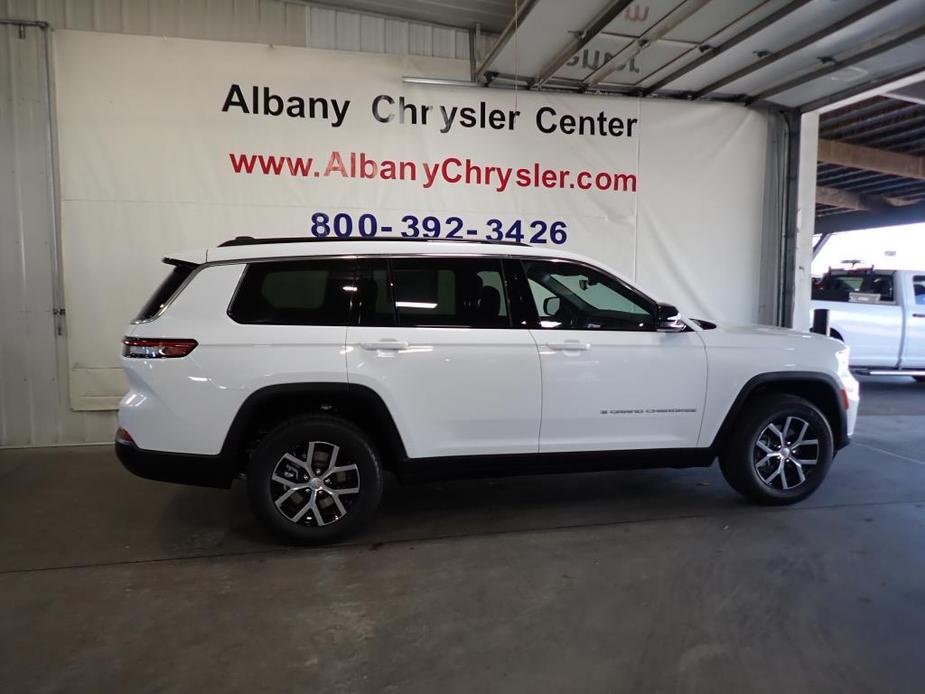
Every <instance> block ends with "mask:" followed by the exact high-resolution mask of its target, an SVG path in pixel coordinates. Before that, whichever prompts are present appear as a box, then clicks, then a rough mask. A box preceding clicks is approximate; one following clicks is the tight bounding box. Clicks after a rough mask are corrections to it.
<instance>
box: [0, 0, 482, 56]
mask: <svg viewBox="0 0 925 694" xmlns="http://www.w3.org/2000/svg"><path fill="white" fill-rule="evenodd" d="M0 17H8V18H16V19H38V20H43V21H46V22H49V23H50V24H51V25H52V27H53V28H56V29H81V30H84V31H109V32H115V33H126V34H150V35H152V36H179V37H182V38H190V39H213V40H216V41H242V42H246V43H272V44H277V45H286V46H302V47H308V48H333V49H339V50H346V51H368V52H373V53H399V54H405V53H408V54H412V55H425V56H433V57H438V58H460V59H464V60H468V58H469V35H468V33H467V32H466V31H463V30H459V29H453V28H449V27H441V26H435V25H432V24H421V23H417V22H408V21H405V20H402V19H391V18H388V17H384V16H378V15H366V14H358V13H356V12H350V11H345V10H335V9H332V8H330V7H323V6H317V5H311V4H306V3H304V2H284V1H282V0H0ZM489 39H490V37H483V40H486V41H487V40H489ZM480 50H481V47H480Z"/></svg>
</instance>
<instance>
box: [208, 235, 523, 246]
mask: <svg viewBox="0 0 925 694" xmlns="http://www.w3.org/2000/svg"><path fill="white" fill-rule="evenodd" d="M325 241H329V242H330V241H346V242H348V243H359V242H361V241H417V242H419V243H429V242H432V241H446V242H449V243H481V244H488V245H490V246H527V247H529V245H530V244H528V243H524V242H523V241H488V240H486V239H439V238H438V239H422V238H417V239H396V238H390V239H382V238H364V237H361V238H352V239H342V238H340V237H335V238H323V239H319V238H311V237H308V236H269V237H265V238H255V237H253V236H235V237H234V238H233V239H229V240H228V241H223V242H222V243H220V244H218V247H219V248H224V247H226V246H255V245H259V244H264V243H323V242H325Z"/></svg>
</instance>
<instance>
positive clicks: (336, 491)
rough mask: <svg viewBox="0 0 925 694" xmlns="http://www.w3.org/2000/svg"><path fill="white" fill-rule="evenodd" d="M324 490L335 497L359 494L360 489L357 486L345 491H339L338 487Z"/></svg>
mask: <svg viewBox="0 0 925 694" xmlns="http://www.w3.org/2000/svg"><path fill="white" fill-rule="evenodd" d="M324 490H325V491H326V492H330V493H331V494H334V495H336V496H340V495H341V494H359V493H360V488H359V487H358V486H357V487H349V488H347V489H341V488H340V487H325V488H324Z"/></svg>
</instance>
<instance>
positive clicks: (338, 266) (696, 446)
mask: <svg viewBox="0 0 925 694" xmlns="http://www.w3.org/2000/svg"><path fill="white" fill-rule="evenodd" d="M165 262H167V263H169V264H171V265H172V266H173V270H172V272H171V273H170V275H169V276H168V277H167V279H166V280H165V281H164V283H163V284H162V285H161V286H160V287H159V288H158V290H157V291H156V292H155V294H154V296H153V297H152V298H151V299H150V301H149V302H148V303H147V304H146V306H145V307H144V308H143V309H142V312H141V314H140V315H139V317H138V319H137V320H136V321H135V322H134V323H133V324H132V325H131V326H130V328H129V330H128V332H127V335H126V337H125V339H124V348H123V365H124V368H125V371H126V374H127V375H128V380H129V383H130V386H131V390H130V391H129V393H128V394H127V395H126V396H125V398H124V399H123V400H122V403H121V407H120V410H119V425H120V429H119V431H118V433H117V435H116V450H117V452H118V455H119V458H120V459H121V460H122V462H123V463H124V465H125V466H126V467H127V468H128V469H129V470H131V471H132V472H134V473H135V474H138V475H141V476H143V477H148V478H151V479H158V480H166V481H173V482H182V483H188V484H202V485H209V486H220V487H228V486H230V484H231V481H232V479H233V478H235V477H236V476H237V477H244V478H246V480H247V486H248V492H249V495H250V500H251V503H252V506H253V509H254V512H255V513H256V515H257V516H258V517H259V518H260V520H261V521H263V522H264V523H265V524H266V525H267V526H268V527H270V528H271V529H272V530H274V531H276V532H277V533H279V534H281V535H282V536H284V537H285V538H287V539H288V540H290V541H293V542H297V543H306V544H314V543H321V542H328V541H332V540H335V539H338V538H341V537H343V536H344V535H346V534H347V533H349V532H350V531H353V530H354V529H356V528H357V527H358V526H359V525H360V524H361V523H363V522H365V521H367V520H368V519H369V518H370V517H371V516H372V515H373V513H374V511H375V510H376V507H377V505H378V503H379V497H380V495H381V491H382V474H383V472H382V471H383V469H385V470H390V471H392V472H394V473H395V474H396V475H397V476H398V477H399V478H400V479H420V478H435V477H447V476H458V475H463V474H468V475H471V474H478V475H484V476H497V475H502V474H512V473H537V472H572V471H582V470H601V469H626V468H640V467H659V466H661V467H689V466H707V465H710V464H712V462H713V460H714V459H715V458H716V457H717V456H718V457H719V459H720V466H721V468H722V471H723V474H724V475H725V477H726V479H727V480H728V481H729V483H730V484H731V485H732V486H733V487H734V488H735V489H736V490H737V491H739V492H740V493H742V494H743V495H745V496H746V497H748V498H750V499H753V500H755V501H758V502H763V503H770V504H787V503H792V502H795V501H799V500H800V499H803V498H805V497H806V496H808V495H809V494H811V493H812V492H813V491H814V490H815V489H816V488H817V487H818V486H819V484H820V483H821V482H822V480H823V478H824V477H825V475H826V472H827V471H828V469H829V466H830V464H831V462H832V458H833V456H834V454H835V452H836V451H837V450H838V449H839V448H841V447H842V446H844V445H846V444H847V443H848V440H849V437H850V435H851V433H852V430H853V428H854V422H855V418H856V415H857V406H858V384H857V381H855V380H854V378H853V377H852V376H851V374H850V372H849V370H848V350H847V348H845V346H844V345H842V344H841V343H839V342H837V341H835V340H832V339H829V338H826V337H822V336H820V335H810V334H803V333H797V332H794V331H791V330H783V329H777V328H770V327H748V328H746V327H733V326H723V327H720V326H717V325H715V324H713V323H710V322H707V321H704V320H695V319H687V318H682V317H680V316H678V315H677V311H676V310H675V309H674V308H673V307H671V306H668V305H666V304H659V303H657V302H656V301H655V300H653V299H652V298H650V297H648V296H646V295H645V294H643V293H642V292H640V291H639V290H637V289H635V288H633V287H632V286H630V285H629V284H628V283H627V282H625V281H624V280H622V279H620V278H619V277H618V276H617V274H616V273H614V272H611V271H609V270H607V269H605V268H603V267H601V266H598V265H596V264H595V263H593V262H592V261H590V260H587V259H585V258H582V257H580V256H577V255H574V254H571V253H565V252H559V251H555V252H552V251H544V250H540V249H537V248H532V247H529V246H523V245H515V244H485V243H478V242H474V243H466V242H442V241H438V242H425V241H373V240H370V241H306V240H304V239H260V240H257V239H252V238H250V237H244V238H238V239H235V240H233V241H229V242H227V243H224V244H222V245H221V246H219V247H218V248H210V249H207V250H201V251H196V252H189V253H183V254H178V255H175V256H173V257H171V258H167V259H165Z"/></svg>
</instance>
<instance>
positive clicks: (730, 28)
mask: <svg viewBox="0 0 925 694" xmlns="http://www.w3.org/2000/svg"><path fill="white" fill-rule="evenodd" d="M518 7H519V9H520V12H519V16H517V17H516V21H513V20H512V21H511V22H510V23H509V25H508V27H507V29H506V30H505V32H504V33H503V34H502V35H501V37H500V38H499V46H500V47H499V50H497V51H495V52H494V53H493V54H492V55H489V56H488V58H487V59H486V60H485V61H484V62H483V64H482V65H480V66H479V74H480V75H484V76H486V77H487V78H488V79H491V78H492V77H493V76H494V77H495V78H496V79H507V80H517V81H518V82H523V83H524V84H525V85H528V86H530V87H548V88H564V89H577V90H601V91H608V92H618V93H630V94H640V95H644V96H649V95H662V96H680V97H683V98H692V99H699V98H711V99H717V98H718V99H732V100H740V101H743V102H746V103H750V102H756V101H767V102H771V103H774V104H779V105H782V106H786V107H797V108H801V109H804V110H808V109H813V108H817V107H819V106H822V105H825V103H827V101H828V100H829V99H832V98H841V95H843V94H845V93H847V92H850V91H852V90H854V89H859V90H863V89H868V88H870V86H871V84H872V83H874V84H876V83H878V82H883V83H886V81H889V80H895V79H899V78H902V77H906V76H909V75H911V74H914V73H916V72H918V71H921V70H925V3H923V2H922V1H921V0H876V1H873V2H872V1H871V0H838V1H837V2H835V1H833V0H727V1H725V2H721V1H719V0H649V1H648V2H630V1H629V0H610V1H606V2H605V1H602V0H571V1H570V2H561V1H560V0H535V1H533V2H530V1H529V0H524V2H522V3H518Z"/></svg>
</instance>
